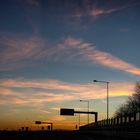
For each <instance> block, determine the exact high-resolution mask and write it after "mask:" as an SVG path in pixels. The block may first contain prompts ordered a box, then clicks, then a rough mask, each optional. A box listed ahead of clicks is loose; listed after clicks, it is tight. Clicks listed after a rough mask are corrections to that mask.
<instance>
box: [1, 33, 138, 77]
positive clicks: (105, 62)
mask: <svg viewBox="0 0 140 140" xmlns="http://www.w3.org/2000/svg"><path fill="white" fill-rule="evenodd" d="M0 44H1V45H2V46H3V47H5V49H3V50H2V51H1V52H0V66H1V68H0V70H11V69H16V68H18V67H23V66H28V65H31V63H30V62H34V61H36V60H44V61H72V62H74V61H75V59H76V61H79V60H80V61H85V60H86V61H89V62H91V63H94V64H95V63H97V64H100V65H102V66H106V67H108V68H113V69H117V70H121V71H123V72H128V73H131V74H134V75H140V68H138V67H137V66H135V65H133V64H130V63H128V62H126V61H124V60H122V59H120V58H118V57H116V56H113V55H112V54H109V53H107V52H103V51H101V50H98V49H97V48H96V46H95V45H94V44H92V43H89V42H85V41H83V40H81V39H77V38H72V37H68V38H66V39H64V41H63V42H62V43H58V44H54V45H50V44H49V43H48V42H47V41H46V40H45V39H41V38H39V37H35V36H33V37H29V38H27V37H16V36H10V37H9V36H0ZM64 58H65V59H64Z"/></svg>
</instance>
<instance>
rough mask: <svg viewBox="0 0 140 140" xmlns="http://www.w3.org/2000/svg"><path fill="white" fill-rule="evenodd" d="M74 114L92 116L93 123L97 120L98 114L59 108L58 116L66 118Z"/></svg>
mask: <svg viewBox="0 0 140 140" xmlns="http://www.w3.org/2000/svg"><path fill="white" fill-rule="evenodd" d="M75 113H80V114H93V115H95V123H96V122H97V120H98V112H93V111H92V112H87V111H75V110H74V109H69V108H60V115H68V116H74V114H75Z"/></svg>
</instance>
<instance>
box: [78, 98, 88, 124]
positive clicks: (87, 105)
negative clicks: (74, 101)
mask: <svg viewBox="0 0 140 140" xmlns="http://www.w3.org/2000/svg"><path fill="white" fill-rule="evenodd" d="M80 102H87V108H88V112H89V101H88V100H80ZM87 122H88V124H89V114H88V118H87Z"/></svg>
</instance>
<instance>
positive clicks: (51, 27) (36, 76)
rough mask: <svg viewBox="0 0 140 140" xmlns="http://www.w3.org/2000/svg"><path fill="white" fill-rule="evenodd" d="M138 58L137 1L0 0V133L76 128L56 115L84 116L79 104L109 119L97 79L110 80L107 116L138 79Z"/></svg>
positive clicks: (139, 23)
mask: <svg viewBox="0 0 140 140" xmlns="http://www.w3.org/2000/svg"><path fill="white" fill-rule="evenodd" d="M139 55H140V0H0V114H1V115H0V129H6V128H8V129H18V128H20V127H21V126H30V127H36V126H35V125H34V124H33V123H34V121H36V120H41V121H48V122H53V123H54V126H55V128H56V129H62V128H66V129H74V128H75V125H76V124H78V121H79V120H78V119H79V116H78V115H77V114H76V115H75V116H60V115H59V110H60V108H75V110H81V111H87V102H80V100H89V102H90V111H97V112H98V113H99V119H104V118H106V84H103V83H93V80H94V79H96V80H103V81H108V82H110V83H109V116H110V117H112V115H113V114H114V112H115V110H116V109H117V108H118V107H119V105H120V104H123V103H125V101H126V100H127V97H128V96H130V95H131V94H132V93H133V92H134V87H135V83H136V81H139V80H140V57H139ZM93 118H94V116H90V122H92V121H94V119H93ZM86 123H87V115H81V124H86ZM64 126H65V127H64Z"/></svg>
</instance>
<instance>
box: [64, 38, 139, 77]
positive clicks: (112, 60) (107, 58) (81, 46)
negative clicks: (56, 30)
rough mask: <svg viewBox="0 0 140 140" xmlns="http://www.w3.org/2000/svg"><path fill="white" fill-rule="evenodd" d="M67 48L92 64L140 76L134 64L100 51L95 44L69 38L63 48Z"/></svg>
mask: <svg viewBox="0 0 140 140" xmlns="http://www.w3.org/2000/svg"><path fill="white" fill-rule="evenodd" d="M65 46H67V47H68V46H69V47H71V48H72V49H73V50H75V51H74V52H75V53H77V56H81V57H84V58H85V59H86V60H89V61H90V62H92V63H98V64H100V65H103V66H106V67H109V68H113V69H118V70H121V71H124V72H128V73H131V74H135V75H140V68H138V67H136V66H135V65H133V64H129V63H128V62H126V61H123V60H121V59H120V58H117V57H115V56H113V55H111V54H109V53H107V52H103V51H100V50H98V49H97V48H96V46H95V45H94V44H91V43H87V42H84V41H82V40H79V39H78V40H77V39H75V38H67V39H66V40H65V41H64V43H63V45H62V47H65ZM72 55H73V54H72Z"/></svg>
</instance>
